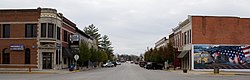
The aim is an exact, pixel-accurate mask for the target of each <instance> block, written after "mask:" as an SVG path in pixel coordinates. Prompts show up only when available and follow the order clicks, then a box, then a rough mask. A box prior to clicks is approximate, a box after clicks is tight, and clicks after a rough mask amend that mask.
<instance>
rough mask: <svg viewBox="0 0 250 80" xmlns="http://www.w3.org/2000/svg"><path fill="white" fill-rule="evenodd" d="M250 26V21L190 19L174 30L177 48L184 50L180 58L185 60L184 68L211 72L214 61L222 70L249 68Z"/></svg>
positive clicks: (201, 17)
mask: <svg viewBox="0 0 250 80" xmlns="http://www.w3.org/2000/svg"><path fill="white" fill-rule="evenodd" d="M249 24H250V18H240V17H231V16H189V17H188V19H186V20H185V21H183V22H182V23H181V24H179V25H178V26H177V27H176V28H174V29H173V32H174V41H175V47H176V48H178V51H181V53H180V55H178V57H179V58H181V59H182V68H185V69H190V70H193V69H212V66H214V63H215V61H219V62H218V63H219V64H220V65H219V66H218V67H220V68H222V69H250V65H248V62H249V61H248V57H249V56H248V53H249V51H250V50H248V48H249V45H250V38H249V37H250V35H249V32H250V25H249ZM245 48H246V50H245ZM233 50H234V51H233ZM236 50H238V51H236ZM240 50H242V51H240ZM223 51H228V52H223ZM216 54H218V56H215V55H216ZM217 57H219V59H217ZM236 59H238V60H236ZM223 61H224V62H223ZM232 65H236V67H235V66H234V67H232ZM237 66H238V67H237ZM239 67H241V68H239Z"/></svg>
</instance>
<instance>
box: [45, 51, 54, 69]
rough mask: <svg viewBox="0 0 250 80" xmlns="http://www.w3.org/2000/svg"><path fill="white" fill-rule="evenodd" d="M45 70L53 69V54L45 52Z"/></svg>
mask: <svg viewBox="0 0 250 80" xmlns="http://www.w3.org/2000/svg"><path fill="white" fill-rule="evenodd" d="M43 69H52V53H48V52H43Z"/></svg>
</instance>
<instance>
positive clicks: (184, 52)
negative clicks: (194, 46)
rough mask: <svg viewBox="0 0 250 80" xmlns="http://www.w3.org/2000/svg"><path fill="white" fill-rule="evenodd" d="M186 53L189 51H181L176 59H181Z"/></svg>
mask: <svg viewBox="0 0 250 80" xmlns="http://www.w3.org/2000/svg"><path fill="white" fill-rule="evenodd" d="M188 52H189V50H184V51H181V53H180V54H179V55H178V56H177V58H183V57H184V56H185V55H186V54H187V53H188Z"/></svg>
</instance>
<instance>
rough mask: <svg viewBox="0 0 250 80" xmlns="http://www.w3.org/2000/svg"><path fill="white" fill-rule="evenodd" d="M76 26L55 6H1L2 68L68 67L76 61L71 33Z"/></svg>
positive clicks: (0, 58)
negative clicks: (2, 7)
mask: <svg viewBox="0 0 250 80" xmlns="http://www.w3.org/2000/svg"><path fill="white" fill-rule="evenodd" d="M76 30H79V29H78V28H77V27H76V24H74V23H73V22H71V21H70V20H69V19H67V18H66V17H65V16H63V15H62V14H61V13H57V10H56V9H51V8H37V9H5V10H0V69H27V67H32V68H33V69H37V70H42V69H62V68H68V66H69V64H71V63H73V62H74V61H73V56H74V54H75V53H74V49H73V48H71V45H70V44H71V42H70V36H71V35H74V34H76ZM83 34H84V33H83ZM84 36H85V37H87V38H88V37H89V36H88V35H86V34H85V35H84Z"/></svg>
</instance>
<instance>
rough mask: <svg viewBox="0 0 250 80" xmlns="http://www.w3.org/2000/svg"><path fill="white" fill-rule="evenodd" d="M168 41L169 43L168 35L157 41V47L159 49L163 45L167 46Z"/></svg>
mask: <svg viewBox="0 0 250 80" xmlns="http://www.w3.org/2000/svg"><path fill="white" fill-rule="evenodd" d="M168 43H169V39H167V38H166V37H163V38H161V39H160V40H159V41H157V42H156V43H155V48H157V49H159V48H161V47H167V45H168Z"/></svg>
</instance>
